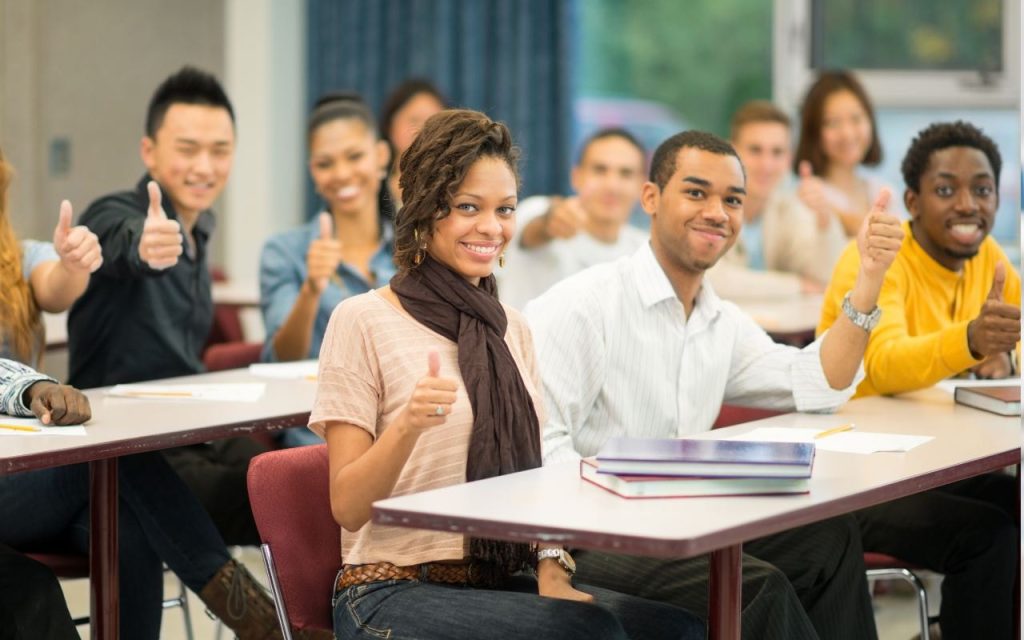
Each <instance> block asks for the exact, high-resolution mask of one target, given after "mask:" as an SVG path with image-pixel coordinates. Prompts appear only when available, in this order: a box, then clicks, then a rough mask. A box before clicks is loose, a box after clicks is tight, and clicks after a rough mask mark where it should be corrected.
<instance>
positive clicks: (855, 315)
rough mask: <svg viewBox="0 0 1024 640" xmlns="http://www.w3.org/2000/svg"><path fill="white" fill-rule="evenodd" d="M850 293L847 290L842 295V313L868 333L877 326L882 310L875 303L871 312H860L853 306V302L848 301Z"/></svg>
mask: <svg viewBox="0 0 1024 640" xmlns="http://www.w3.org/2000/svg"><path fill="white" fill-rule="evenodd" d="M850 293H851V292H847V293H846V295H845V296H843V313H844V314H845V315H846V317H847V318H849V319H850V322H852V323H853V324H855V325H857V326H858V327H860V328H861V329H863V330H865V331H867V332H868V333H870V332H871V330H872V329H874V328H875V327H876V326H878V321H879V320H880V319H881V317H882V310H881V309H879V308H878V306H877V305H876V306H875V308H874V309H872V310H871V313H861V312H860V311H857V310H856V309H854V308H853V303H852V302H850Z"/></svg>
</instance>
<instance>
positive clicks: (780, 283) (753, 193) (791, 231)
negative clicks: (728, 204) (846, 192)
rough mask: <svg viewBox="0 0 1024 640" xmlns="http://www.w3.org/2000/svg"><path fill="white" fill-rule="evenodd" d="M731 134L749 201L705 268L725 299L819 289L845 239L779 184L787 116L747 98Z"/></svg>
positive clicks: (784, 166)
mask: <svg viewBox="0 0 1024 640" xmlns="http://www.w3.org/2000/svg"><path fill="white" fill-rule="evenodd" d="M730 136H731V140H730V142H731V143H732V145H733V147H735V149H736V153H737V154H739V157H740V160H741V161H742V162H743V168H744V169H745V170H746V173H747V187H746V188H747V198H746V201H745V202H744V203H743V229H742V230H741V231H740V234H739V237H738V238H737V240H736V243H735V244H734V245H733V247H732V249H730V250H729V251H728V252H727V253H726V254H725V256H723V257H722V259H721V260H719V261H718V263H717V264H715V266H714V267H712V268H711V269H710V270H708V273H707V277H708V278H709V279H710V280H711V283H712V285H713V286H714V287H715V291H716V292H717V293H718V295H720V296H722V297H723V298H725V299H727V300H744V299H764V298H779V297H787V296H797V295H800V294H803V293H822V292H824V290H825V286H824V285H825V284H827V281H828V277H829V274H830V273H832V267H834V266H835V262H836V259H837V258H838V257H839V254H840V253H841V252H842V250H843V248H845V247H846V243H847V241H848V239H847V237H846V234H845V233H844V232H843V231H842V227H841V226H839V225H830V224H829V221H830V219H829V218H827V217H826V218H824V219H821V218H819V216H817V215H816V214H815V213H814V212H813V211H812V210H811V209H809V208H807V207H806V206H805V205H804V204H803V203H802V202H801V201H800V199H799V198H798V197H797V195H796V193H795V192H794V191H793V190H792V189H789V188H787V187H786V186H785V185H784V184H783V183H784V182H785V178H786V176H787V175H788V174H789V168H790V166H791V165H792V163H793V148H792V144H793V141H792V130H791V124H790V120H789V116H787V115H786V114H785V113H783V112H782V110H781V109H779V108H778V107H776V106H775V105H774V104H772V103H771V102H768V101H766V100H752V101H750V102H748V103H746V104H744V105H743V106H742V107H740V108H739V110H738V111H736V113H735V115H733V118H732V126H731V134H730Z"/></svg>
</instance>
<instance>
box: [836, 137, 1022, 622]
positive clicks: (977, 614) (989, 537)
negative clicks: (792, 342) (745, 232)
mask: <svg viewBox="0 0 1024 640" xmlns="http://www.w3.org/2000/svg"><path fill="white" fill-rule="evenodd" d="M1001 165H1002V161H1001V158H1000V155H999V151H998V149H997V148H996V145H995V143H994V142H992V140H991V139H990V138H988V136H986V135H985V134H983V133H982V132H981V131H980V130H978V129H977V128H976V127H974V126H972V125H970V124H967V123H964V122H955V123H940V124H933V125H931V126H930V127H928V128H926V129H925V130H923V131H921V132H920V133H919V134H918V136H917V137H916V138H915V139H914V141H913V142H912V143H911V145H910V149H909V150H908V151H907V155H906V157H905V158H904V159H903V166H902V170H903V178H904V181H905V182H906V187H907V188H906V192H905V193H904V203H905V204H906V207H907V211H909V212H910V216H911V220H910V222H908V223H905V226H904V240H903V246H902V247H901V249H900V252H899V253H898V254H897V256H896V260H895V262H894V263H893V265H892V266H891V267H890V268H889V271H888V272H887V273H886V276H885V282H884V284H883V286H882V292H881V294H880V295H879V297H878V308H879V309H881V312H882V316H881V319H880V321H879V323H878V325H877V327H876V328H875V330H874V331H873V332H872V334H871V337H870V338H869V341H868V346H867V349H866V350H865V354H864V369H865V373H866V377H865V378H864V381H863V382H861V384H860V385H859V386H858V387H857V397H862V396H867V395H874V394H895V393H900V392H904V391H911V390H914V389H921V388H924V387H928V386H931V385H933V384H935V383H936V382H938V381H939V380H942V379H943V378H947V377H950V376H954V375H958V374H962V373H966V372H968V371H971V372H974V373H975V375H977V376H979V377H985V378H1005V377H1009V376H1011V375H1014V374H1015V373H1016V362H1017V360H1018V358H1017V356H1018V355H1019V350H1020V331H1021V326H1020V318H1021V314H1020V286H1021V281H1020V276H1019V275H1018V273H1017V272H1016V271H1015V270H1014V268H1013V266H1012V265H1011V264H1010V262H1009V260H1008V259H1007V257H1006V255H1005V254H1004V253H1003V250H1002V249H1001V248H1000V247H999V245H998V244H997V243H996V241H995V240H993V239H992V238H990V237H989V236H988V234H989V231H990V230H991V229H992V224H993V222H994V220H995V214H996V209H997V208H998V205H999V195H998V189H999V172H1000V169H1001ZM858 262H859V258H858V255H857V251H856V247H853V246H850V247H847V248H846V250H845V251H844V253H843V255H842V256H841V257H840V259H839V262H838V264H837V265H836V269H835V272H834V274H833V276H832V281H831V282H830V284H829V287H828V291H827V292H826V294H825V305H824V309H823V311H822V317H821V323H820V324H819V325H818V332H819V333H821V332H823V331H825V330H826V329H827V328H828V327H829V326H831V325H832V323H833V322H834V321H835V319H836V317H837V315H838V314H839V313H841V306H840V305H841V304H842V295H843V293H845V292H846V291H847V290H849V286H850V284H851V283H852V282H853V278H854V277H855V274H856V273H857V265H858ZM964 432H965V437H970V436H969V432H970V423H969V422H965V424H964ZM1016 504H1017V492H1016V480H1015V479H1014V478H1011V477H1010V476H1007V475H1003V474H989V475H985V476H980V477H977V478H971V479H970V480H965V481H962V482H959V483H956V484H953V485H949V486H946V487H942V488H940V489H935V490H932V491H927V492H924V493H921V494H917V495H914V496H910V497H908V498H904V499H901V500H896V501H894V502H890V503H887V504H883V505H879V506H877V507H872V508H870V509H865V510H864V511H861V512H858V513H857V514H856V516H857V519H858V521H859V522H860V526H861V533H862V536H863V540H864V549H865V550H866V551H877V552H882V553H888V554H890V555H894V556H896V557H898V558H901V559H903V560H907V561H910V562H912V563H914V564H918V565H921V566H923V567H926V568H928V569H932V570H935V571H938V572H941V573H943V574H944V575H945V579H944V581H943V584H942V610H941V613H940V626H941V628H942V637H943V639H944V640H954V639H955V638H1010V637H1012V633H1013V610H1014V598H1013V585H1014V580H1015V577H1016V571H1015V570H1016V567H1017V562H1018V547H1017V544H1018V543H1019V539H1020V538H1019V532H1018V528H1017V525H1016V520H1015V518H1014V516H1013V514H1014V513H1015V512H1016Z"/></svg>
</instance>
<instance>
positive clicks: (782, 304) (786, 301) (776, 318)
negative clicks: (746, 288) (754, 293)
mask: <svg viewBox="0 0 1024 640" xmlns="http://www.w3.org/2000/svg"><path fill="white" fill-rule="evenodd" d="M824 299H825V298H824V296H822V295H807V296H798V297H792V298H779V299H776V300H735V301H734V302H735V303H736V304H737V305H739V307H740V309H743V311H745V312H746V313H747V314H748V315H749V316H750V317H752V318H753V319H754V321H755V322H757V324H758V325H760V327H761V328H762V329H764V330H765V331H767V332H768V333H804V332H812V333H813V332H814V329H815V328H816V327H817V326H818V320H820V319H821V307H822V304H823V303H824Z"/></svg>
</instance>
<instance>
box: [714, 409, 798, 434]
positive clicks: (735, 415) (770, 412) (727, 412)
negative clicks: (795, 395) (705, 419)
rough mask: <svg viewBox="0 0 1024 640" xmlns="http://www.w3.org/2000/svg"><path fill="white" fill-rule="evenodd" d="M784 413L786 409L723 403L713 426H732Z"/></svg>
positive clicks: (715, 427) (716, 427)
mask: <svg viewBox="0 0 1024 640" xmlns="http://www.w3.org/2000/svg"><path fill="white" fill-rule="evenodd" d="M783 413H785V411H778V410H775V409H757V408H755V407H741V406H739V405H735V404H723V405H722V408H721V410H719V412H718V418H716V419H715V424H714V425H713V426H712V427H711V428H712V429H718V428H719V427H731V426H732V425H734V424H742V423H744V422H753V421H754V420H762V419H764V418H771V417H772V416H778V415H782V414H783Z"/></svg>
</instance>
